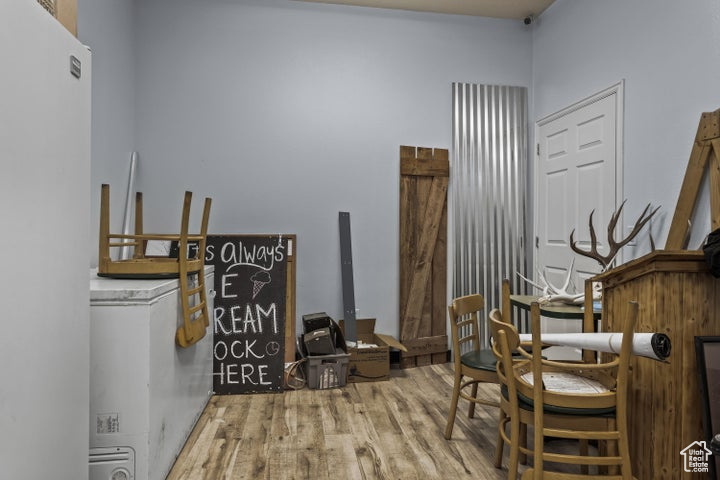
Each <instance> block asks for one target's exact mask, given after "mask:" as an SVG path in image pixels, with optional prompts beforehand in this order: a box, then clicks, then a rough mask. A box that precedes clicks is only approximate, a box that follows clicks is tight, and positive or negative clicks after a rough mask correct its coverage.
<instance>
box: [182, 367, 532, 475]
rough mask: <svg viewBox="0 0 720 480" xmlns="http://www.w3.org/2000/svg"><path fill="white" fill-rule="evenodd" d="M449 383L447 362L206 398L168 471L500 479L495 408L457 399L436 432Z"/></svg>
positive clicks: (493, 392) (493, 389) (491, 389)
mask: <svg viewBox="0 0 720 480" xmlns="http://www.w3.org/2000/svg"><path fill="white" fill-rule="evenodd" d="M451 391H452V368H451V364H450V363H447V364H442V365H432V366H427V367H418V368H411V369H406V370H393V371H392V378H391V379H390V380H389V381H385V382H371V383H351V384H348V385H347V386H345V387H342V388H336V389H331V390H309V389H307V388H305V389H302V390H298V391H286V392H284V393H281V394H255V395H228V396H214V397H212V398H211V400H210V402H209V403H208V406H207V408H206V409H205V411H204V413H203V414H202V416H201V417H200V420H199V421H198V423H197V425H196V427H195V429H194V430H193V432H192V434H191V436H190V438H189V439H188V441H187V444H186V445H185V448H184V449H183V451H182V452H181V454H180V455H179V456H178V459H177V462H176V463H175V466H174V467H173V469H172V471H171V472H170V474H169V476H168V479H169V480H180V479H183V480H201V479H206V480H219V479H227V480H230V479H252V480H255V479H271V480H276V479H310V480H316V479H393V480H395V479H403V480H405V479H408V480H409V479H423V480H426V479H445V480H451V479H458V478H472V479H484V480H493V479H504V478H507V469H506V468H503V469H496V468H495V467H494V466H493V460H492V458H493V454H494V450H495V442H496V438H497V420H498V409H497V408H493V407H482V406H479V407H478V408H477V409H476V414H475V418H472V419H469V418H468V417H467V405H468V404H467V402H465V401H463V400H461V401H460V409H459V411H458V415H457V420H456V422H455V430H454V431H453V436H452V440H450V441H447V440H445V438H444V437H443V431H444V429H445V422H446V420H447V412H448V408H449V404H450V393H451ZM481 394H482V395H488V396H490V397H491V398H496V397H497V395H498V388H497V386H496V385H489V386H488V387H487V389H486V390H484V391H483V392H482V393H481ZM505 462H507V449H506V452H505ZM523 468H524V467H521V470H522V469H523Z"/></svg>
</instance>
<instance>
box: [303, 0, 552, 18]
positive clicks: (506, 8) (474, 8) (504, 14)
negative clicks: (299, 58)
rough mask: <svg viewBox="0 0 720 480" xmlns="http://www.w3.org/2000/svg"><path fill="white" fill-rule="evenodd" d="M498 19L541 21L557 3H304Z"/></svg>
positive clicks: (422, 0)
mask: <svg viewBox="0 0 720 480" xmlns="http://www.w3.org/2000/svg"><path fill="white" fill-rule="evenodd" d="M300 1H304V2H315V3H334V4H338V5H355V6H360V7H376V8H391V9H396V10H415V11H418V12H433V13H449V14H455V15H474V16H479V17H496V18H517V19H521V18H525V17H527V16H528V15H533V16H535V17H537V16H538V15H540V14H541V13H542V12H543V11H544V10H545V9H546V8H547V7H549V6H550V4H551V3H553V2H554V1H555V0H300Z"/></svg>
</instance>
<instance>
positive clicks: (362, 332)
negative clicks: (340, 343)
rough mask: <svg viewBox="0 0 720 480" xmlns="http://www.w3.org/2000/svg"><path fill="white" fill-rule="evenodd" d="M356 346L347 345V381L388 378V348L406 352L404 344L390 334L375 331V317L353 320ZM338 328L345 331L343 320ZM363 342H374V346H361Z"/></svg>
mask: <svg viewBox="0 0 720 480" xmlns="http://www.w3.org/2000/svg"><path fill="white" fill-rule="evenodd" d="M355 322H356V324H355V327H356V329H357V337H358V338H357V339H358V346H356V347H348V349H347V353H349V354H350V362H349V365H348V382H355V383H358V382H377V381H382V380H388V379H389V378H390V348H397V349H398V350H402V351H403V352H407V349H406V348H405V346H404V345H403V344H402V343H400V342H398V341H397V340H395V339H394V338H393V337H391V336H390V335H383V334H381V333H375V319H374V318H362V319H357V320H355ZM340 330H341V331H342V332H343V333H344V332H345V325H344V322H343V320H340ZM363 344H366V345H368V344H374V345H377V346H376V347H363V346H362V345H363Z"/></svg>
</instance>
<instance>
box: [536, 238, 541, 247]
mask: <svg viewBox="0 0 720 480" xmlns="http://www.w3.org/2000/svg"><path fill="white" fill-rule="evenodd" d="M535 248H540V237H535Z"/></svg>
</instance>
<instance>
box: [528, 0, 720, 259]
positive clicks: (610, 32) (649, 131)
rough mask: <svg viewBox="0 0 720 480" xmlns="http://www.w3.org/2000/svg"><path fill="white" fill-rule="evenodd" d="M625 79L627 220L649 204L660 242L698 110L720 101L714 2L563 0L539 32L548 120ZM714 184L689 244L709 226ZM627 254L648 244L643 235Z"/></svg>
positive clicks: (718, 6) (718, 23) (539, 84)
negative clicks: (655, 214) (657, 209)
mask: <svg viewBox="0 0 720 480" xmlns="http://www.w3.org/2000/svg"><path fill="white" fill-rule="evenodd" d="M621 79H625V132H624V144H625V156H624V197H625V198H627V199H628V204H627V206H626V209H625V211H626V215H625V223H626V224H629V223H632V222H634V220H635V219H636V218H637V216H638V215H639V214H640V212H641V210H642V209H643V208H644V206H645V205H646V204H647V203H648V202H652V203H653V204H654V205H662V209H661V212H659V215H660V217H659V221H657V222H655V221H654V228H653V231H654V238H655V240H656V245H657V246H658V247H659V248H661V247H662V246H663V245H664V244H665V239H666V237H667V230H668V228H669V224H670V221H671V219H672V215H673V212H674V211H675V204H676V202H677V197H678V193H679V191H680V185H681V183H682V179H683V176H684V174H685V167H686V166H687V162H688V158H689V156H690V149H691V147H692V142H693V140H694V138H695V131H696V129H697V125H698V121H699V119H700V114H701V113H702V112H703V111H712V110H715V109H717V108H720V88H718V86H719V85H720V3H719V2H717V1H716V0H692V1H690V2H674V1H670V0H663V1H657V0H635V1H632V2H626V1H622V0H605V1H602V2H597V1H591V0H582V1H578V0H557V1H556V2H555V3H554V4H553V5H552V6H551V7H550V8H549V9H548V10H546V11H545V13H543V15H542V16H541V17H540V19H539V22H538V23H537V25H536V28H535V31H534V36H533V98H534V110H535V118H541V117H543V116H545V115H548V114H550V113H553V112H555V111H557V110H560V109H562V108H563V107H565V106H567V105H570V104H572V103H574V102H576V101H578V100H580V99H582V98H584V97H587V96H589V95H591V94H593V93H595V92H598V91H600V90H603V89H604V88H606V87H609V86H611V85H613V84H615V83H617V82H618V81H619V80H621ZM708 209H709V199H708V197H707V191H705V192H704V197H703V198H702V199H701V200H700V202H699V207H698V211H697V218H696V220H695V222H694V226H695V228H694V229H693V238H692V239H691V242H690V246H691V247H693V248H695V247H697V246H698V245H699V244H700V242H701V240H702V238H703V237H704V236H705V235H706V234H707V233H708V232H709V228H710V227H709V220H708V219H709V213H708ZM628 249H629V252H628V253H629V255H627V256H626V259H627V258H628V256H632V255H636V256H637V255H639V254H644V253H646V252H647V251H648V249H649V245H648V242H647V241H644V242H641V243H640V245H639V246H638V247H637V248H636V249H635V251H633V249H632V248H631V247H628Z"/></svg>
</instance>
